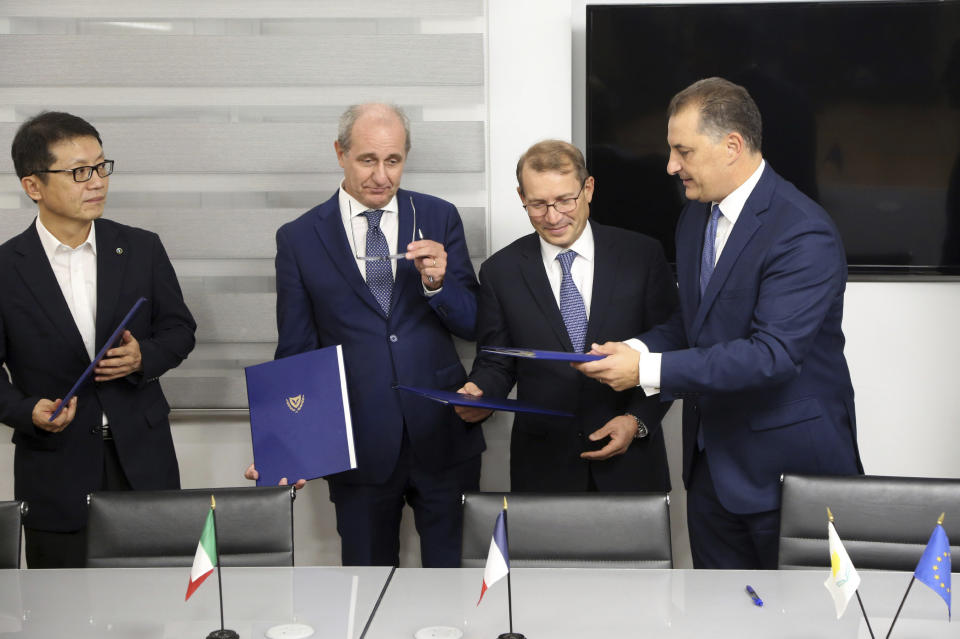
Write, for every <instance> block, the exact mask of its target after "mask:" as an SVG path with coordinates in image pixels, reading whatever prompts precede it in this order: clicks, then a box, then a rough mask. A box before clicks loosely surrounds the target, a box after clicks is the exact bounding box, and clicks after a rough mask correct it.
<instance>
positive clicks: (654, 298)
mask: <svg viewBox="0 0 960 639" xmlns="http://www.w3.org/2000/svg"><path fill="white" fill-rule="evenodd" d="M517 183H518V185H519V186H518V188H517V192H518V193H519V195H520V200H521V202H522V204H523V206H524V208H525V210H526V212H527V214H528V215H529V217H530V223H531V224H532V225H533V227H534V229H535V231H536V232H534V233H531V234H530V235H527V236H524V237H521V238H520V239H518V240H517V241H515V242H514V243H512V244H510V245H509V246H507V247H505V248H503V249H501V250H500V251H497V253H496V254H494V255H493V256H491V257H490V259H488V260H487V261H486V262H484V263H483V266H482V267H481V268H480V300H479V304H478V313H477V343H478V347H479V346H506V347H517V348H535V349H538V350H556V351H567V352H571V351H572V352H578V353H582V352H583V351H584V345H585V344H586V345H589V344H591V343H592V342H599V341H609V340H619V339H627V338H628V337H632V336H633V335H637V334H638V333H641V332H643V331H644V330H647V329H650V328H652V327H654V326H655V325H657V324H659V323H661V322H663V321H665V320H666V319H667V318H668V317H669V316H670V314H671V313H672V312H673V310H674V309H675V308H676V306H677V293H676V286H675V285H674V283H673V274H672V273H671V272H670V267H669V265H668V264H667V260H666V258H665V257H664V255H663V249H662V248H661V247H660V245H659V244H658V243H657V242H656V241H655V240H653V239H651V238H649V237H646V236H644V235H640V234H639V233H634V232H632V231H625V230H622V229H615V228H612V227H608V226H602V225H600V224H595V223H592V222H590V221H589V220H588V218H589V216H590V201H591V200H592V199H593V194H594V188H595V184H594V179H593V177H592V176H591V175H590V174H589V172H588V171H587V167H586V164H585V163H584V160H583V154H582V153H580V151H579V149H577V148H576V147H575V146H573V145H572V144H569V143H568V142H563V141H561V140H545V141H543V142H539V143H537V144H535V145H533V146H532V147H530V149H528V150H527V151H526V153H524V154H523V156H522V157H521V158H520V161H519V162H518V164H517ZM564 258H566V259H567V260H569V262H566V261H564ZM568 271H569V281H568V276H567V272H568ZM568 300H572V304H571V303H570V302H569V301H568ZM578 300H579V303H578ZM574 307H575V308H576V311H575V312H573V313H571V310H570V309H571V308H574ZM564 310H566V312H564ZM578 317H579V318H581V319H582V323H579V322H577V320H576V318H578ZM568 324H570V326H568ZM514 383H516V384H517V396H518V398H519V399H521V400H525V401H529V402H531V403H534V404H539V405H542V406H547V407H550V408H555V409H561V410H566V411H568V412H571V413H573V414H574V415H575V416H574V417H573V418H558V417H550V416H544V415H535V414H529V413H517V414H516V416H515V417H514V422H513V429H512V431H511V435H510V488H511V490H514V491H524V490H526V491H541V492H549V491H597V490H599V491H658V492H669V490H670V474H669V472H668V469H667V456H666V450H665V449H664V443H663V431H662V430H661V429H660V420H661V419H662V417H663V414H664V413H665V412H666V410H667V409H668V408H669V407H670V404H669V403H662V402H660V401H659V398H656V397H647V396H646V395H645V394H644V393H643V391H642V390H641V389H639V388H632V389H628V390H625V391H623V392H619V393H618V392H615V391H613V390H611V389H610V388H608V387H607V386H604V385H603V384H601V383H599V382H597V381H595V380H591V379H587V378H585V377H583V376H582V375H579V374H578V373H577V372H576V371H575V370H573V369H572V368H570V366H569V365H567V364H564V363H562V362H556V361H543V360H535V359H530V360H528V359H517V358H513V357H504V356H499V355H492V354H490V353H486V352H482V351H479V350H478V353H477V358H476V360H475V361H474V365H473V370H472V371H471V373H470V381H469V382H467V384H466V385H465V386H464V388H463V389H461V391H462V392H465V393H468V394H471V395H486V396H488V397H498V398H502V397H506V396H507V393H509V392H510V389H511V388H513V385H514ZM457 413H458V414H460V416H461V417H463V418H464V419H465V420H466V421H471V422H475V421H479V420H482V419H485V418H486V417H487V416H488V415H489V414H490V411H489V410H483V409H477V408H472V407H471V408H464V407H458V408H457Z"/></svg>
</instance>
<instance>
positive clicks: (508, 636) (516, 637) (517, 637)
mask: <svg viewBox="0 0 960 639" xmlns="http://www.w3.org/2000/svg"><path fill="white" fill-rule="evenodd" d="M503 536H504V537H506V541H507V556H508V557H509V556H510V526H508V525H507V496H506V495H504V496H503ZM511 572H512V571H511V570H508V571H507V615H508V617H509V619H510V632H507V633H503V634H502V635H500V636H499V637H497V639H526V637H524V636H523V635H522V634H520V633H519V632H514V631H513V592H512V591H511V589H510V573H511Z"/></svg>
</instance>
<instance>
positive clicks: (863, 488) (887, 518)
mask: <svg viewBox="0 0 960 639" xmlns="http://www.w3.org/2000/svg"><path fill="white" fill-rule="evenodd" d="M781 490H782V504H781V510H780V558H779V564H780V568H807V567H813V566H817V567H827V566H829V565H830V553H829V545H828V543H827V508H828V507H829V508H830V510H831V512H833V516H834V527H835V528H836V529H837V534H838V535H839V536H840V539H842V540H843V547H844V548H845V549H846V550H847V553H848V554H849V555H850V559H851V560H852V561H853V565H854V566H856V567H857V568H875V569H883V570H909V571H913V570H914V569H915V568H916V567H917V562H918V561H919V560H920V556H921V555H922V554H923V549H924V548H925V547H926V545H927V541H929V539H930V533H932V532H933V529H934V526H935V525H936V523H937V518H938V517H939V516H940V513H942V512H946V514H947V516H946V519H945V520H944V523H943V527H944V530H945V531H946V533H947V537H949V538H950V539H951V540H953V541H960V479H929V478H916V477H881V476H870V475H849V476H842V477H839V476H819V477H813V476H802V475H786V476H785V477H784V478H783V485H782V488H781ZM958 550H960V546H952V550H951V552H954V551H958Z"/></svg>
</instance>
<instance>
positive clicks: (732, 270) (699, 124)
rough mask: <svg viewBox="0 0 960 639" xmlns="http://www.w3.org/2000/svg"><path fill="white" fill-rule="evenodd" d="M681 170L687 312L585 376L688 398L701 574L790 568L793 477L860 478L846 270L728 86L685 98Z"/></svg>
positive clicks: (678, 144)
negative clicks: (784, 519) (787, 490)
mask: <svg viewBox="0 0 960 639" xmlns="http://www.w3.org/2000/svg"><path fill="white" fill-rule="evenodd" d="M667 114H668V116H669V122H668V125H667V143H668V144H669V145H670V160H669V162H668V163H667V172H668V173H670V174H671V175H676V176H678V177H679V178H680V180H681V182H682V183H683V187H684V189H685V191H686V196H687V199H688V200H690V202H689V203H688V204H687V206H686V207H685V208H684V210H683V213H682V215H681V217H680V220H679V222H678V223H677V234H676V237H677V280H678V285H679V291H680V309H679V311H678V312H677V313H675V314H674V316H673V317H672V318H671V319H670V320H668V321H667V322H666V323H664V324H662V325H660V326H657V327H656V328H654V329H652V330H649V331H647V332H645V333H642V334H641V335H639V336H638V337H637V338H636V339H632V340H628V342H627V343H622V342H616V343H614V342H608V343H606V344H603V345H596V344H595V345H594V346H593V351H594V352H597V353H601V354H605V355H607V357H606V358H604V359H602V360H599V361H596V362H589V363H586V364H581V365H578V368H579V369H580V371H581V372H583V373H585V374H587V375H589V376H590V377H593V378H595V379H598V380H600V381H602V382H604V383H607V384H609V385H610V386H611V387H613V388H615V389H618V390H621V389H624V388H633V387H636V386H640V387H642V388H643V389H644V391H645V392H646V393H647V394H648V395H649V394H655V393H659V394H660V397H661V398H662V399H663V400H665V401H666V400H670V399H674V398H682V399H683V481H684V484H685V485H686V487H687V521H688V525H689V529H690V547H691V550H692V553H693V565H694V567H697V568H737V569H743V568H765V569H771V568H776V567H777V553H778V543H779V523H780V519H779V518H780V482H779V479H780V476H781V475H782V474H784V473H801V474H834V475H849V474H856V473H862V472H863V467H862V465H861V464H860V456H859V453H858V450H857V435H856V422H855V419H854V407H853V386H852V384H851V382H850V373H849V371H848V369H847V362H846V359H845V358H844V356H843V344H844V337H843V331H842V330H841V326H840V322H841V319H842V317H843V293H844V289H845V287H846V282H847V262H846V256H845V253H844V250H843V244H842V243H841V240H840V235H839V233H838V232H837V228H836V226H835V225H834V224H833V221H832V220H831V219H830V216H829V215H828V214H827V212H826V211H824V210H823V209H822V208H821V207H820V206H819V205H818V204H817V203H816V202H814V201H813V200H811V199H810V198H809V197H807V196H806V195H804V194H803V193H801V192H800V191H799V190H797V188H796V187H794V186H793V185H792V184H790V183H789V182H787V181H786V180H784V179H783V178H782V177H780V176H779V175H777V173H775V172H774V170H773V169H772V168H771V167H770V165H768V164H767V163H766V162H765V161H764V159H763V156H762V154H761V151H760V149H761V147H760V145H761V121H760V112H759V110H758V109H757V106H756V104H755V103H754V101H753V99H752V98H751V97H750V94H749V93H748V92H747V91H746V89H744V88H743V87H741V86H738V85H736V84H733V83H732V82H729V81H727V80H724V79H722V78H707V79H705V80H700V81H699V82H696V83H694V84H692V85H691V86H689V87H687V88H686V89H684V90H683V91H681V92H680V93H678V94H677V95H676V96H675V97H674V98H673V100H672V101H671V103H670V107H669V109H668V112H667Z"/></svg>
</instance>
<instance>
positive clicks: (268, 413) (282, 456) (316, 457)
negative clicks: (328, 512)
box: [244, 345, 357, 486]
mask: <svg viewBox="0 0 960 639" xmlns="http://www.w3.org/2000/svg"><path fill="white" fill-rule="evenodd" d="M244 371H245V372H246V376H247V399H248V401H249V404H250V433H251V437H252V439H253V463H254V465H255V466H256V468H257V472H258V473H259V474H260V476H259V478H258V479H257V485H258V486H275V485H276V484H277V482H278V481H280V479H281V478H282V477H286V478H287V479H288V481H289V482H290V483H291V484H292V483H293V482H295V481H297V480H298V479H316V478H317V477H324V476H326V475H332V474H334V473H339V472H342V471H345V470H351V469H353V468H356V467H357V456H356V452H355V450H354V444H353V424H352V423H351V420H350V402H349V399H348V397H347V378H346V375H345V374H344V370H343V350H342V349H341V347H340V346H339V345H337V346H329V347H327V348H321V349H318V350H315V351H309V352H306V353H300V354H299V355H293V356H291V357H284V358H282V359H278V360H274V361H272V362H265V363H263V364H257V365H255V366H247V367H246V368H245V369H244Z"/></svg>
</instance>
